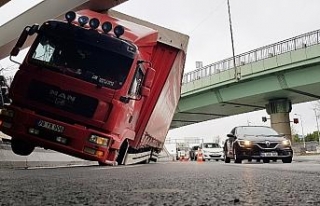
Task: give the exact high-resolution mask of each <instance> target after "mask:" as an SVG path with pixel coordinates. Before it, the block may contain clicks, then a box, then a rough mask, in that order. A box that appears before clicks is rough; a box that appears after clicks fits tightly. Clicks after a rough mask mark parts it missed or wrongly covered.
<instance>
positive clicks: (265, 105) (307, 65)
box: [171, 30, 320, 138]
mask: <svg viewBox="0 0 320 206" xmlns="http://www.w3.org/2000/svg"><path fill="white" fill-rule="evenodd" d="M233 62H234V59H233V58H229V59H225V60H222V61H219V62H216V63H213V64H210V65H207V66H205V67H203V68H199V69H197V70H195V71H192V72H189V73H186V74H184V77H183V87H182V96H181V99H180V101H179V105H178V108H177V111H176V114H175V116H174V119H173V122H172V124H171V127H172V128H178V127H182V126H185V125H189V124H193V123H198V122H202V121H206V120H211V119H217V118H221V117H226V116H231V115H236V114H242V113H247V112H252V111H257V110H262V109H266V110H267V112H268V114H270V117H271V125H272V127H273V128H275V129H276V130H277V131H278V132H281V133H284V134H286V135H287V136H288V137H290V138H291V129H290V120H289V113H290V111H291V106H292V104H296V103H302V102H309V101H314V100H318V99H319V98H320V90H319V88H320V30H317V31H312V32H309V33H306V34H302V35H299V36H296V37H293V38H290V39H287V40H284V41H281V42H278V43H275V44H271V45H267V46H264V47H261V48H258V49H255V50H252V51H249V52H246V53H244V54H240V55H237V56H235V62H236V67H234V63H233ZM239 124H243V123H241V122H240V123H239Z"/></svg>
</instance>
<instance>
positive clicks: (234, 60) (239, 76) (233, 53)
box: [227, 0, 241, 81]
mask: <svg viewBox="0 0 320 206" xmlns="http://www.w3.org/2000/svg"><path fill="white" fill-rule="evenodd" d="M227 4H228V15H229V26H230V36H231V46H232V56H233V66H234V77H235V79H236V80H237V81H238V80H240V78H241V73H240V72H238V68H237V66H236V55H235V51H234V41H233V31H232V21H231V9H230V2H229V0H227Z"/></svg>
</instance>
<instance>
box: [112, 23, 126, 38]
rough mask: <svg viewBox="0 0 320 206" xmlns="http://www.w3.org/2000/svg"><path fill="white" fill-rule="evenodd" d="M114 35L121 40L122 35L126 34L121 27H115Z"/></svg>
mask: <svg viewBox="0 0 320 206" xmlns="http://www.w3.org/2000/svg"><path fill="white" fill-rule="evenodd" d="M113 32H114V34H115V35H116V36H117V37H118V38H119V37H120V36H121V35H122V34H124V28H123V26H121V25H118V26H116V27H114V30H113Z"/></svg>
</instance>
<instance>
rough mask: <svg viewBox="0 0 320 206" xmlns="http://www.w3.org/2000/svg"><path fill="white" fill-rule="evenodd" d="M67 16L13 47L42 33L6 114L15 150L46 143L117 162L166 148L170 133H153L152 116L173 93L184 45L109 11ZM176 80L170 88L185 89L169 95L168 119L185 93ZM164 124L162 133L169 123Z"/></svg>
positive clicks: (29, 31)
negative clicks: (171, 43)
mask: <svg viewBox="0 0 320 206" xmlns="http://www.w3.org/2000/svg"><path fill="white" fill-rule="evenodd" d="M65 18H66V21H60V20H49V21H47V22H45V23H43V24H42V25H41V26H40V27H39V26H38V25H36V24H35V25H33V26H27V27H26V28H25V29H24V31H23V32H22V34H21V36H20V38H19V40H18V42H17V44H16V46H15V47H14V48H13V50H12V52H11V58H12V57H14V56H16V55H17V54H18V53H19V50H20V48H21V47H22V45H23V43H24V42H25V41H26V39H27V37H28V36H33V35H36V38H35V40H34V42H33V44H32V46H31V48H30V50H29V52H28V54H27V56H26V58H25V59H24V61H23V62H22V64H21V65H20V68H19V71H18V72H17V73H16V75H15V77H14V80H13V82H12V84H11V88H10V98H11V99H12V103H11V104H10V105H9V106H7V107H6V108H5V109H4V110H2V111H1V118H2V120H3V122H2V124H1V130H2V131H3V132H4V133H6V134H8V135H10V136H11V137H12V150H13V152H14V153H16V154H19V155H29V154H30V153H32V151H33V150H34V148H35V147H43V148H48V149H53V150H56V151H59V152H62V153H66V154H69V155H73V156H76V157H80V158H83V159H88V160H96V161H98V162H99V163H100V164H112V165H113V164H122V163H123V162H124V161H125V157H126V154H127V153H128V152H131V153H145V152H148V154H149V155H150V154H151V153H152V151H156V152H160V150H161V148H162V145H163V142H164V140H165V136H160V137H155V136H154V134H153V132H152V131H154V130H155V128H153V127H152V128H151V130H152V131H151V130H150V131H147V130H148V122H147V121H148V120H149V119H150V118H152V117H153V116H155V115H154V112H155V108H156V105H157V104H158V99H162V98H161V97H160V96H161V95H163V94H162V93H168V92H167V90H166V91H163V89H164V88H166V89H167V87H165V86H164V84H165V83H166V80H167V79H168V78H169V77H171V78H174V76H173V75H174V74H175V73H173V74H172V75H169V74H170V73H172V71H171V69H172V68H173V65H174V62H175V60H176V59H178V60H179V63H181V58H183V55H182V56H179V55H178V56H177V53H178V52H179V49H177V48H173V47H171V46H166V45H164V44H161V43H158V35H159V34H158V33H159V32H158V31H156V30H154V29H151V28H148V27H145V26H141V25H137V24H134V23H131V22H127V21H123V20H120V19H117V18H114V17H111V16H109V15H106V14H100V13H96V12H93V11H90V10H83V11H78V12H73V11H71V12H68V13H66V15H65ZM160 55H161V56H162V59H161V58H159V57H160ZM159 62H162V64H160V63H159ZM182 65H183V64H182ZM153 66H155V68H156V69H158V70H159V72H156V69H155V68H153ZM175 68H176V70H174V71H175V72H177V73H179V74H182V72H183V67H181V66H177V67H175ZM160 70H161V72H160ZM178 80H179V85H177V84H174V85H173V86H174V87H176V88H175V89H174V90H172V86H171V88H169V89H171V90H170V91H173V92H175V93H178V94H179V95H178V96H177V95H176V94H174V99H167V101H168V102H173V104H172V105H171V107H170V105H169V108H170V110H171V113H172V114H171V113H170V115H171V116H169V119H170V118H172V117H173V112H174V110H175V107H176V105H177V102H178V99H179V96H180V89H181V88H180V87H181V77H179V78H178ZM155 82H156V83H157V84H155ZM177 83H178V82H177ZM163 96H164V95H163ZM169 98H172V96H170V97H169ZM161 109H162V108H161ZM159 113H160V112H157V113H156V115H158V114H159ZM155 118H156V119H158V120H162V117H160V118H159V117H158V116H156V117H155ZM146 120H147V121H146ZM163 122H164V123H165V125H164V127H163V128H158V133H159V130H160V131H161V132H162V133H161V134H163V133H166V132H167V131H168V129H169V126H170V122H168V121H162V123H163ZM164 123H163V124H164ZM168 123H169V124H168ZM157 126H158V127H159V124H158V125H157ZM161 126H162V124H161ZM162 130H163V131H162ZM145 156H147V155H145ZM147 159H151V156H150V158H149V157H148V156H147ZM147 159H146V160H147Z"/></svg>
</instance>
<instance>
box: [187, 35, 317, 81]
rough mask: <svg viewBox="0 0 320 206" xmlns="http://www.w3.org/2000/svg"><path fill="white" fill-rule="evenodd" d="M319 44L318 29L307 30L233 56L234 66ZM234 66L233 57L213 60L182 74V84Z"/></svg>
mask: <svg viewBox="0 0 320 206" xmlns="http://www.w3.org/2000/svg"><path fill="white" fill-rule="evenodd" d="M316 44H320V30H316V31H312V32H308V33H305V34H302V35H299V36H295V37H292V38H290V39H287V40H284V41H280V42H277V43H275V44H270V45H267V46H263V47H260V48H258V49H254V50H251V51H249V52H246V53H243V54H240V55H237V56H235V62H236V66H241V65H245V64H248V63H252V62H256V61H260V60H263V59H267V58H271V57H274V56H277V55H280V54H283V53H286V52H290V51H294V50H298V49H302V48H306V47H310V46H313V45H316ZM232 68H234V63H233V57H231V58H228V59H224V60H221V61H219V62H215V63H212V64H209V65H207V66H204V67H202V68H199V69H197V70H194V71H192V72H188V73H186V74H184V75H183V80H182V84H186V83H189V82H192V81H195V80H198V79H201V78H204V77H208V76H212V75H214V74H217V73H220V72H221V71H225V70H228V69H232Z"/></svg>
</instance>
